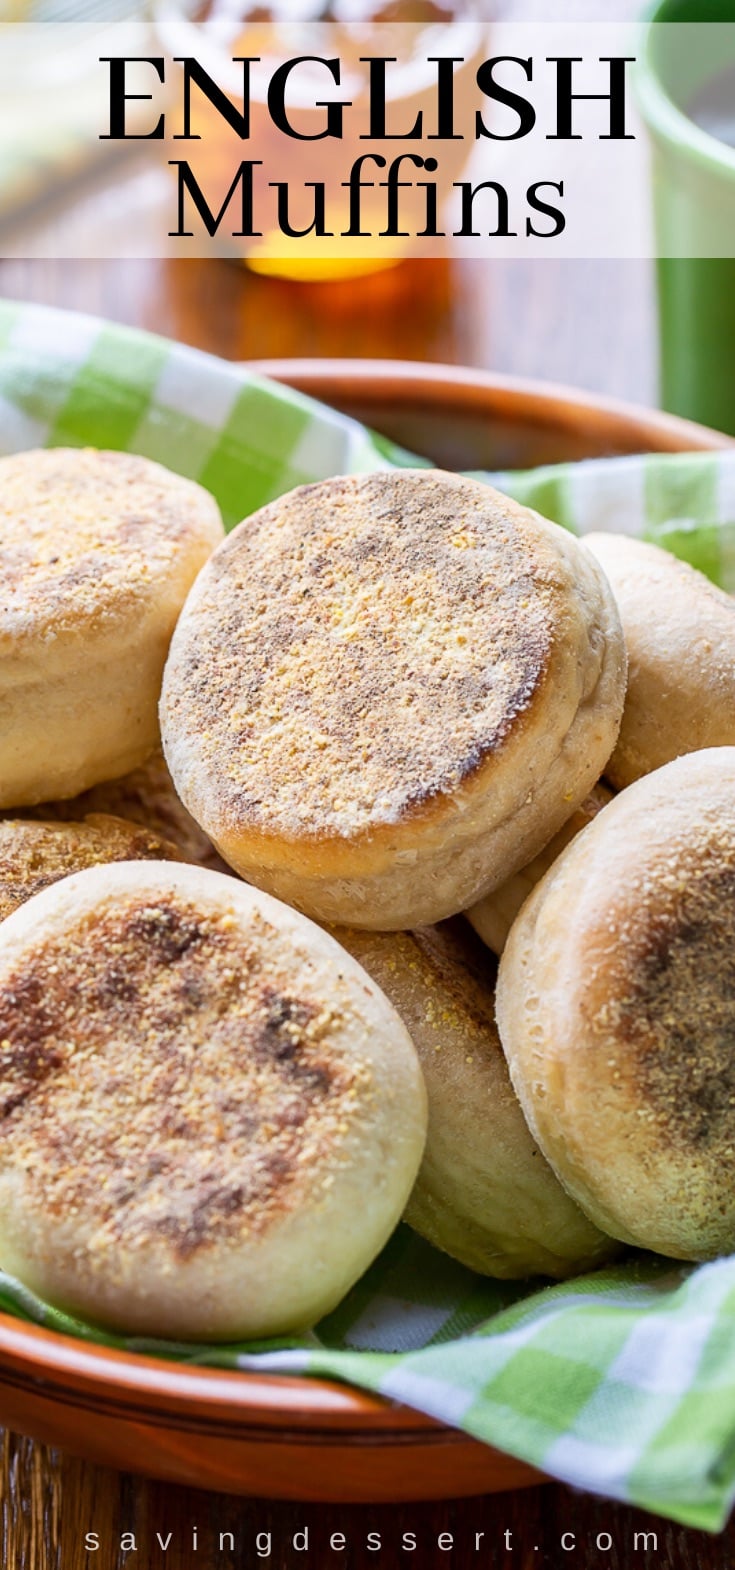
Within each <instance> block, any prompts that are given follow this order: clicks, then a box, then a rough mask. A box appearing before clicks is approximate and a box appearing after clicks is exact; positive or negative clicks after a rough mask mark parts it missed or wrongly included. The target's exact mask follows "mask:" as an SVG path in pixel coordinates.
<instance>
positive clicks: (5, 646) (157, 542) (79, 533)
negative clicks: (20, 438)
mask: <svg viewBox="0 0 735 1570" xmlns="http://www.w3.org/2000/svg"><path fill="white" fill-rule="evenodd" d="M222 533H223V530H222V521H221V518H220V514H219V509H218V507H217V504H216V502H215V501H214V498H213V497H212V496H210V495H209V493H208V492H207V491H205V490H203V489H202V487H201V486H199V485H196V484H194V483H193V482H192V481H191V480H185V479H181V478H180V476H179V475H176V474H172V473H171V472H170V471H169V470H168V469H164V468H163V467H162V466H161V465H160V464H157V463H153V462H151V461H150V460H149V459H147V458H138V457H135V456H133V455H132V454H130V453H123V452H98V451H96V450H94V449H83V448H59V447H56V448H46V449H42V450H35V451H31V452H20V453H15V454H13V455H12V456H11V457H7V458H2V459H0V571H1V572H2V578H3V588H4V593H3V606H2V613H1V614H0V651H4V652H11V651H12V650H13V649H14V648H15V649H17V647H18V645H19V643H20V644H21V646H22V644H23V643H25V642H27V641H30V640H36V639H38V637H39V636H42V637H46V638H50V637H52V636H53V637H54V638H60V637H67V638H68V637H69V636H86V637H88V636H89V635H90V633H93V632H100V633H102V632H105V631H106V630H108V624H110V623H111V624H112V625H117V623H118V622H119V621H120V620H121V619H123V618H125V617H128V616H130V615H131V614H135V612H136V610H138V609H140V607H141V605H143V604H148V603H149V602H150V601H151V600H152V599H153V598H154V597H155V595H156V592H157V586H158V585H159V584H160V581H161V579H162V578H167V577H168V576H169V575H170V574H172V573H173V574H174V575H175V576H176V578H177V579H178V577H179V573H180V558H181V557H182V553H183V554H184V556H185V558H186V564H187V567H186V569H185V570H187V569H188V568H189V557H190V555H191V551H192V549H194V550H195V552H196V553H197V554H198V555H199V557H200V560H201V562H203V561H204V560H205V559H206V556H207V555H208V554H209V552H210V551H211V550H212V549H213V548H214V546H215V545H216V544H217V543H218V542H219V540H221V538H222ZM197 565H199V563H197ZM195 570H196V568H195ZM192 576H193V573H192V572H191V571H190V570H189V571H188V577H189V579H191V577H192Z"/></svg>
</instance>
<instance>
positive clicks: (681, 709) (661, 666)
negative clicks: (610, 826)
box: [585, 534, 735, 790]
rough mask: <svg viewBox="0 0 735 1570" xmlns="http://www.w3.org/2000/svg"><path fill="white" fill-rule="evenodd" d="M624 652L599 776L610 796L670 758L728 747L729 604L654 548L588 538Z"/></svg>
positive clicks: (732, 655) (732, 688)
mask: <svg viewBox="0 0 735 1570" xmlns="http://www.w3.org/2000/svg"><path fill="white" fill-rule="evenodd" d="M585 544H586V545H588V546H589V548H590V550H591V551H593V552H594V555H595V556H596V557H597V560H598V561H599V562H600V564H601V566H602V568H603V570H604V572H605V573H606V574H607V576H608V578H609V580H610V585H611V587H612V590H613V593H614V595H615V598H616V600H617V602H618V609H619V611H620V618H621V621H622V624H623V632H624V634H625V642H626V645H627V649H628V660H629V669H628V690H627V693H626V698H625V709H624V710H623V719H622V724H621V726H620V735H619V737H618V740H617V744H616V747H615V751H614V752H613V754H612V757H611V758H610V760H609V762H608V764H607V765H606V768H605V774H606V776H607V778H608V779H610V780H611V781H612V783H613V785H615V786H616V788H617V789H619V790H621V789H622V788H623V786H624V785H630V784H631V783H632V782H633V780H637V779H640V778H641V776H642V775H643V774H649V773H650V771H651V770H652V769H658V768H660V767H661V765H662V764H664V763H670V762H671V760H672V758H677V757H680V756H681V755H682V754H683V753H686V752H699V751H701V750H702V749H703V748H707V747H726V746H733V745H734V744H735V600H733V598H732V596H731V595H729V594H725V593H724V592H723V590H722V589H718V588H716V587H715V585H714V583H710V580H709V578H705V576H704V573H701V572H696V571H695V569H694V568H693V567H690V566H689V565H688V564H687V563H686V562H682V561H678V560H677V558H676V557H675V556H672V555H670V553H669V552H668V551H663V550H660V549H659V547H658V546H657V545H646V544H644V542H643V541H642V540H634V539H630V538H629V537H627V536H625V535H619V534H588V535H586V536H585Z"/></svg>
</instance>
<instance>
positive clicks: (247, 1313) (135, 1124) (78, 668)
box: [0, 449, 735, 1340]
mask: <svg viewBox="0 0 735 1570" xmlns="http://www.w3.org/2000/svg"><path fill="white" fill-rule="evenodd" d="M0 580H1V581H2V586H3V594H2V596H0V604H1V606H2V608H1V609H0V705H1V709H2V726H1V727H0V811H1V816H2V821H0V1268H3V1269H5V1270H6V1271H9V1272H10V1273H11V1274H14V1275H16V1276H17V1277H18V1278H19V1279H20V1280H21V1281H23V1282H24V1283H25V1284H26V1285H27V1286H29V1287H30V1288H31V1289H33V1290H34V1291H36V1292H37V1293H38V1294H39V1295H40V1296H42V1297H43V1298H45V1299H47V1300H48V1301H50V1302H52V1303H54V1304H57V1305H58V1306H60V1307H62V1308H64V1309H66V1310H68V1311H71V1312H73V1313H76V1314H78V1315H80V1316H82V1317H84V1318H86V1319H88V1320H90V1321H92V1322H94V1323H96V1324H99V1325H101V1326H109V1327H112V1328H113V1329H116V1330H119V1331H122V1332H128V1333H133V1334H152V1335H160V1336H167V1337H179V1338H182V1339H196V1340H227V1339H232V1338H236V1337H259V1336H267V1335H274V1334H279V1333H284V1332H290V1331H298V1330H301V1329H304V1328H306V1327H308V1326H309V1325H312V1324H313V1323H314V1322H315V1321H316V1320H318V1319H319V1318H320V1317H321V1316H322V1315H323V1314H325V1313H326V1312H328V1311H329V1310H330V1309H331V1308H333V1307H334V1306H335V1305H336V1303H337V1302H338V1301H339V1300H340V1299H341V1298H342V1297H343V1296H344V1294H345V1293H346V1292H347V1291H348V1290H349V1288H350V1286H351V1285H352V1284H353V1283H354V1281H355V1280H356V1279H357V1278H358V1276H359V1275H361V1274H362V1272H363V1271H364V1270H365V1269H366V1268H367V1266H368V1264H369V1263H370V1262H371V1260H372V1259H373V1258H374V1257H375V1255H376V1254H377V1253H378V1251H379V1250H380V1248H381V1247H382V1246H383V1244H384V1243H385V1241H386V1240H387V1238H388V1236H389V1235H390V1233H391V1231H392V1230H393V1228H394V1227H395V1225H396V1223H397V1222H398V1220H399V1219H400V1218H401V1217H402V1216H405V1219H406V1220H407V1221H408V1223H409V1224H410V1225H411V1226H413V1227H414V1228H415V1229H416V1230H417V1231H418V1232H420V1233H422V1234H423V1236H425V1237H426V1238H428V1239H429V1240H430V1241H431V1242H432V1243H434V1244H435V1245H436V1246H438V1247H439V1248H441V1249H443V1250H445V1251H446V1252H447V1253H449V1254H451V1255H452V1256H453V1257H454V1258H456V1259H458V1260H460V1261H461V1262H462V1263H463V1264H465V1265H467V1266H469V1267H470V1268H472V1269H474V1270H476V1271H480V1272H483V1273H485V1274H488V1275H494V1276H506V1277H519V1278H523V1277H527V1276H537V1275H546V1276H551V1277H557V1278H560V1277H564V1276H568V1275H572V1274H574V1273H577V1272H579V1271H581V1270H584V1269H588V1268H591V1267H594V1266H595V1265H596V1264H597V1263H600V1262H602V1261H604V1260H606V1259H608V1258H610V1257H611V1256H612V1255H613V1254H614V1253H616V1252H618V1251H619V1250H620V1249H621V1248H622V1247H624V1246H625V1245H631V1244H632V1245H636V1246H639V1247H644V1248H651V1249H654V1250H658V1251H659V1252H663V1253H666V1254H670V1255H673V1256H675V1257H678V1258H684V1259H707V1258H711V1257H713V1256H715V1255H717V1254H719V1253H722V1252H726V1251H728V1250H729V1249H731V1248H733V1247H734V1246H735V942H734V941H733V939H735V604H734V603H733V601H731V599H730V598H729V597H728V596H727V595H725V594H723V593H721V592H720V591H719V590H717V589H715V588H714V587H713V586H712V585H711V584H710V583H709V582H708V581H707V580H706V579H704V578H703V577H702V576H701V575H700V574H698V573H696V572H694V571H693V570H692V569H691V568H688V567H686V566H683V565H682V564H681V563H679V562H677V561H675V560H674V559H673V558H672V557H670V556H668V555H667V554H666V553H665V552H663V551H660V550H658V549H657V548H655V547H652V546H647V545H644V544H641V543H640V542H635V541H632V540H629V539H626V538H625V537H622V536H618V537H616V536H604V535H597V536H590V537H588V540H587V542H586V543H584V544H583V543H580V542H579V541H577V540H576V539H574V538H573V537H572V536H571V535H569V534H568V533H566V532H565V531H563V530H561V529H559V528H558V527H557V526H556V525H554V524H552V523H550V522H548V521H547V520H545V519H543V518H541V517H539V516H538V515H537V514H536V513H533V512H531V511H529V510H528V509H526V508H523V507H520V506H518V505H516V504H515V503H514V502H512V501H510V500H509V499H508V498H507V497H504V496H502V495H500V494H499V493H498V492H496V491H494V490H492V489H491V488H490V487H489V486H486V485H483V484H480V483H479V482H476V481H472V480H467V479H461V478H459V477H457V476H455V475H450V474H446V473H443V472H440V471H435V470H427V469H421V470H410V469H407V470H399V471H393V472H386V473H379V474H372V475H365V476H350V477H336V478H334V479H331V480H327V481H324V482H322V483H320V484H317V485H309V486H302V487H300V488H299V489H297V490H295V491H292V492H291V493H290V494H289V495H287V496H284V497H281V498H280V499H279V500H278V501H276V502H273V503H271V504H270V505H269V506H267V507H264V508H263V509H261V511H260V512H258V513H256V514H254V515H253V516H251V517H249V518H246V519H245V520H244V521H243V522H242V523H241V524H240V525H239V526H238V527H237V528H236V529H235V530H234V531H233V532H232V533H231V534H230V535H229V536H228V537H225V535H224V530H223V527H222V522H221V518H220V516H219V513H218V510H217V507H216V504H215V502H214V500H213V498H212V497H211V496H210V495H209V494H208V493H207V492H206V491H204V490H202V489H201V488H200V487H199V486H197V485H194V484H193V483H192V482H190V481H186V480H182V479H180V478H179V477H178V476H175V475H173V474H170V473H168V471H166V470H164V469H162V468H161V467H160V466H159V465H157V464H154V463H151V462H150V461H148V460H146V459H143V458H136V457H134V456H131V455H129V454H120V453H102V452H95V451H65V450H61V449H54V450H47V451H43V452H31V453H23V454H19V455H17V456H15V457H11V458H6V459H3V460H0ZM161 749H162V750H161ZM496 956H499V957H500V958H499V964H498V958H497V957H496Z"/></svg>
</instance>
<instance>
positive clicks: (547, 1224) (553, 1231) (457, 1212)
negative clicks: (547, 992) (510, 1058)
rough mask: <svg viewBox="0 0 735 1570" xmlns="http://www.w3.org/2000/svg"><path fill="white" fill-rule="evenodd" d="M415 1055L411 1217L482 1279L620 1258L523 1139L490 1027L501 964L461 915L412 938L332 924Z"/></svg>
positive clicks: (564, 1271) (570, 1270) (566, 1270)
mask: <svg viewBox="0 0 735 1570" xmlns="http://www.w3.org/2000/svg"><path fill="white" fill-rule="evenodd" d="M334 935H335V937H337V938H338V939H339V941H340V942H341V943H343V944H344V945H345V947H346V948H347V949H348V950H349V952H350V953H351V954H353V955H354V957H355V959H357V960H359V962H360V964H361V965H363V966H364V968H365V970H367V971H368V972H369V974H370V975H371V976H372V977H373V980H374V981H376V982H377V983H378V986H379V987H381V988H382V990H383V992H384V993H385V995H386V997H387V998H388V999H389V1000H390V1002H391V1003H392V1004H393V1007H394V1008H395V1009H397V1011H398V1013H399V1014H400V1016H401V1019H402V1020H403V1022H404V1024H405V1026H406V1029H407V1030H408V1033H409V1035H410V1037H411V1039H412V1041H413V1044H414V1046H415V1048H416V1051H417V1052H418V1055H419V1062H420V1064H421V1067H422V1070H423V1074H424V1079H425V1081H426V1089H427V1093H428V1097H429V1134H428V1139H427V1142H426V1150H425V1152H424V1159H423V1162H422V1164H421V1170H420V1172H419V1175H418V1178H417V1180H416V1185H415V1188H414V1190H413V1193H412V1195H411V1198H410V1200H409V1203H408V1208H407V1210H406V1216H405V1219H406V1220H407V1221H408V1222H409V1223H410V1225H411V1226H412V1227H414V1228H415V1229H416V1231H417V1232H420V1233H421V1234H422V1235H423V1236H424V1237H426V1238H428V1239H429V1242H431V1243H434V1244H435V1246H436V1247H437V1248H441V1249H444V1251H445V1252H446V1253H447V1254H451V1255H452V1257H453V1258H454V1259H458V1260H460V1261H461V1262H462V1264H463V1265H468V1266H469V1268H470V1269H471V1270H477V1271H480V1272H481V1273H482V1274H483V1275H488V1276H499V1277H506V1278H514V1277H522V1276H531V1275H548V1276H555V1277H557V1278H562V1277H565V1276H571V1275H574V1274H575V1273H577V1274H578V1273H579V1272H580V1271H582V1270H584V1269H587V1268H593V1267H594V1266H595V1265H598V1264H600V1263H601V1262H602V1260H603V1259H606V1258H609V1257H610V1256H611V1255H612V1254H614V1253H615V1252H616V1249H617V1245H616V1244H614V1243H612V1242H611V1240H610V1238H607V1237H603V1236H602V1234H601V1233H600V1232H599V1231H598V1230H597V1228H596V1227H594V1226H593V1225H592V1224H591V1223H590V1222H589V1221H588V1220H587V1219H586V1217H585V1216H583V1214H582V1212H581V1210H579V1209H578V1207H577V1206H576V1205H575V1204H574V1202H573V1201H572V1200H571V1199H570V1198H569V1196H568V1194H566V1193H565V1191H564V1189H563V1188H562V1187H561V1185H560V1184H559V1183H558V1182H557V1180H556V1178H555V1177H554V1174H553V1172H552V1170H551V1168H550V1167H549V1166H548V1165H547V1163H546V1162H545V1161H544V1158H543V1156H542V1155H541V1152H540V1151H539V1149H538V1148H537V1146H536V1145H535V1144H534V1142H533V1139H532V1137H531V1135H530V1133H529V1131H528V1127H527V1125H526V1123H525V1120H524V1117H523V1113H522V1112H521V1109H520V1106H519V1104H518V1100H517V1098H516V1095H515V1093H514V1091H513V1087H512V1085H511V1083H510V1078H509V1075H508V1069H507V1066H506V1062H505V1058H504V1056H503V1049H502V1047H501V1045H500V1041H499V1038H498V1033H497V1029H496V1025H495V987H494V982H495V964H494V961H493V960H492V958H491V956H490V955H489V954H488V952H487V950H486V949H485V948H483V945H482V944H481V943H480V942H479V941H478V939H477V938H476V937H475V935H474V933H473V932H472V930H471V928H470V927H469V926H468V925H467V923H466V922H465V921H463V920H462V919H461V918H460V917H456V918H455V919H454V920H453V921H445V922H442V923H441V925H440V926H438V927H425V928H422V929H421V930H419V931H417V932H390V933H386V932H364V931H358V930H357V929H355V928H351V929H345V928H344V927H335V928H334Z"/></svg>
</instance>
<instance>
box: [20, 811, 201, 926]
mask: <svg viewBox="0 0 735 1570" xmlns="http://www.w3.org/2000/svg"><path fill="white" fill-rule="evenodd" d="M179 856H180V852H179V850H178V849H177V847H176V846H175V845H172V844H171V843H170V842H169V841H168V840H164V839H161V837H160V835H158V834H153V833H152V832H151V831H150V830H149V829H143V828H139V827H137V826H136V825H135V824H134V823H126V822H125V821H124V820H123V819H122V818H110V817H105V816H104V815H103V814H102V813H92V814H90V815H89V816H88V817H86V818H84V819H83V820H82V822H80V823H53V822H51V823H43V822H37V821H29V820H26V819H22V818H5V819H4V820H2V821H0V921H4V919H5V917H6V916H9V915H10V913H11V911H13V910H15V909H16V908H17V906H18V905H22V904H23V903H24V901H25V900H27V899H30V898H31V895H33V894H39V893H40V891H41V889H45V888H47V887H48V886H49V884H51V883H56V882H58V880H59V878H67V877H69V876H70V875H71V873H73V872H82V871H83V870H84V868H85V867H97V866H100V865H101V864H102V863H105V862H108V861H169V860H171V861H177V860H178V859H179Z"/></svg>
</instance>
